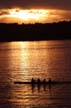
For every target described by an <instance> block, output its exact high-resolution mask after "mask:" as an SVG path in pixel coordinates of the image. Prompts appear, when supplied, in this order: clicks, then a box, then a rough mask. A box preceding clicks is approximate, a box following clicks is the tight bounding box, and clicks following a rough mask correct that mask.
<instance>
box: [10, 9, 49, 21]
mask: <svg viewBox="0 0 71 108" xmlns="http://www.w3.org/2000/svg"><path fill="white" fill-rule="evenodd" d="M48 14H49V11H48V10H45V9H39V10H38V9H30V10H20V9H12V10H11V11H10V13H9V16H11V17H14V18H19V19H21V20H24V21H30V20H35V21H38V20H44V18H45V17H46V15H48Z"/></svg>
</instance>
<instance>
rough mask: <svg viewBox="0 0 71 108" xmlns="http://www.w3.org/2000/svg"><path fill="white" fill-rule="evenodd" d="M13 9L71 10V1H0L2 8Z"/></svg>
mask: <svg viewBox="0 0 71 108" xmlns="http://www.w3.org/2000/svg"><path fill="white" fill-rule="evenodd" d="M12 7H22V8H54V9H66V10H71V0H0V8H12Z"/></svg>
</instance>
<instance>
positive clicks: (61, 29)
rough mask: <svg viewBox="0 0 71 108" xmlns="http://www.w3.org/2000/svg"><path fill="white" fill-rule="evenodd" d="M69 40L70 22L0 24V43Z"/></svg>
mask: <svg viewBox="0 0 71 108" xmlns="http://www.w3.org/2000/svg"><path fill="white" fill-rule="evenodd" d="M49 39H50V40H51V39H52V40H55V39H57V40H58V39H71V21H69V22H65V21H63V22H58V23H46V24H41V23H35V24H21V25H18V24H17V23H14V24H5V23H0V41H26V40H29V41H30V40H49Z"/></svg>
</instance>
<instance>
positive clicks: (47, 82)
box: [14, 79, 71, 85]
mask: <svg viewBox="0 0 71 108" xmlns="http://www.w3.org/2000/svg"><path fill="white" fill-rule="evenodd" d="M14 84H26V85H28V84H30V85H40V84H41V85H59V84H60V85H61V84H71V81H55V80H51V79H49V80H48V81H46V80H45V81H44V80H43V81H41V80H40V79H38V80H37V81H35V80H34V79H32V80H31V81H30V82H23V81H15V82H14Z"/></svg>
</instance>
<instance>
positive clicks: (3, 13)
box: [0, 11, 9, 16]
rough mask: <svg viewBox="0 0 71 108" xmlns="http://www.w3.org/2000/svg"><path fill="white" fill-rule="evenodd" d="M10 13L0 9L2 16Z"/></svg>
mask: <svg viewBox="0 0 71 108" xmlns="http://www.w3.org/2000/svg"><path fill="white" fill-rule="evenodd" d="M8 14H9V12H7V11H0V16H1V15H8Z"/></svg>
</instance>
